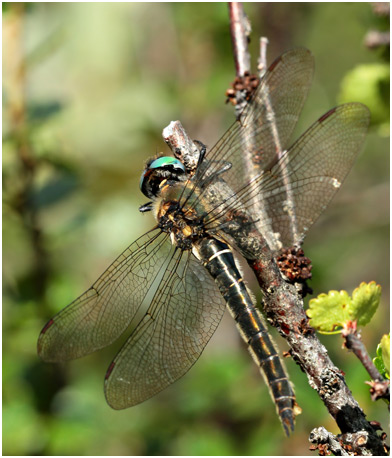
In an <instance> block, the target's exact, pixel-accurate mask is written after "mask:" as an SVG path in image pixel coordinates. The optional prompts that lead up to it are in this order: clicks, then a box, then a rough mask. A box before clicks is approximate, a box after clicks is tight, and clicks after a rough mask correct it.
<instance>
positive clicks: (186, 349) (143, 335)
mask: <svg viewBox="0 0 392 458" xmlns="http://www.w3.org/2000/svg"><path fill="white" fill-rule="evenodd" d="M176 253H177V254H178V253H179V254H180V256H178V255H177V256H176V255H175V256H173V257H172V258H171V260H170V262H169V265H168V268H167V270H166V271H165V275H164V277H163V279H162V281H161V283H160V286H159V288H158V290H157V292H156V294H155V296H154V298H153V300H152V302H151V305H150V307H149V309H148V311H147V313H146V315H145V316H144V318H143V320H142V321H141V322H140V323H139V325H138V326H137V327H136V329H135V330H134V332H133V334H132V335H131V337H130V338H129V339H128V341H127V342H126V343H125V345H124V346H123V347H122V348H121V350H120V352H119V353H118V355H117V356H116V358H115V359H114V361H113V362H112V364H111V365H110V367H109V369H108V372H107V374H106V379H105V394H106V399H107V402H108V404H109V405H110V406H111V407H113V408H114V409H124V408H126V407H131V406H133V405H135V404H138V403H140V402H142V401H144V400H146V399H148V398H150V397H151V396H154V395H155V394H157V393H159V392H160V391H161V390H163V389H164V388H166V387H167V386H169V385H170V384H172V383H173V382H174V381H176V380H177V379H179V378H180V377H181V376H183V375H184V374H185V373H186V372H187V371H188V370H189V369H190V367H191V366H192V365H193V364H194V363H195V362H196V360H197V359H198V358H199V356H200V355H201V353H202V351H203V349H204V347H205V346H206V344H207V342H208V341H209V340H210V338H211V336H212V335H213V333H214V332H215V330H216V328H217V326H218V324H219V322H220V320H221V318H222V316H223V313H224V310H225V302H224V300H223V298H222V296H221V294H220V292H219V290H218V288H217V286H216V284H215V283H214V281H213V279H212V277H210V275H209V274H208V272H207V270H206V269H205V268H204V267H203V266H202V265H201V264H200V263H199V262H198V261H197V260H196V259H195V258H194V257H193V255H191V253H181V252H180V251H179V250H177V251H176Z"/></svg>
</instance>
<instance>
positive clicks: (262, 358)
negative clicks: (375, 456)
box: [197, 238, 295, 434]
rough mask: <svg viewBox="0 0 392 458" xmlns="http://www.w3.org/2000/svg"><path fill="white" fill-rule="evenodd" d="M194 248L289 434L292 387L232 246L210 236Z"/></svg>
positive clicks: (292, 417)
mask: <svg viewBox="0 0 392 458" xmlns="http://www.w3.org/2000/svg"><path fill="white" fill-rule="evenodd" d="M197 252H198V255H199V257H200V259H201V261H202V262H203V264H204V266H205V267H206V268H207V270H208V271H209V272H210V274H211V275H212V277H213V278H214V279H215V281H216V283H217V284H218V287H219V290H220V292H221V294H222V295H223V297H224V299H225V301H226V304H227V307H228V309H229V311H230V313H231V315H232V316H233V318H234V320H235V322H236V324H237V327H238V329H239V331H240V334H241V336H242V338H243V340H244V341H245V342H246V344H247V346H248V349H249V352H250V353H251V355H252V357H253V360H254V361H255V363H256V364H257V365H258V366H259V367H260V371H261V373H262V375H263V376H264V378H265V380H266V383H267V385H268V386H269V389H270V393H271V396H272V398H273V400H274V402H275V404H276V408H277V412H278V415H279V417H280V419H281V421H282V423H283V427H284V429H285V431H286V433H287V434H289V432H290V431H291V430H293V428H294V412H293V407H294V401H295V396H294V391H293V388H292V386H291V384H290V382H289V380H288V376H287V374H286V371H285V369H284V366H283V363H282V361H281V360H280V358H279V355H278V353H277V350H276V348H275V345H274V343H273V341H272V339H271V337H270V336H269V334H268V330H267V326H266V324H265V322H264V319H263V317H262V315H261V313H260V312H259V311H258V310H257V308H256V307H255V306H254V304H253V300H252V298H251V297H250V294H249V292H248V290H247V288H246V286H245V284H244V281H243V279H242V276H241V274H240V272H239V270H238V268H237V266H236V264H235V260H234V256H233V253H232V251H231V249H230V248H229V246H228V245H227V244H225V243H223V242H220V241H218V240H216V239H212V238H210V239H204V240H203V241H202V242H200V243H199V244H198V247H197Z"/></svg>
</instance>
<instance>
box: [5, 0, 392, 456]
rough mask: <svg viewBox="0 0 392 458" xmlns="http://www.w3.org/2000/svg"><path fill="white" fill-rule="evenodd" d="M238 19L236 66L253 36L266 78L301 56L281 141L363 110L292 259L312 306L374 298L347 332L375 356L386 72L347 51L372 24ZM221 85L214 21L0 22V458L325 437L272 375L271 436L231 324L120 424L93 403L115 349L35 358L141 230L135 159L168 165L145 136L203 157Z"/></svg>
mask: <svg viewBox="0 0 392 458" xmlns="http://www.w3.org/2000/svg"><path fill="white" fill-rule="evenodd" d="M245 9H246V11H247V13H248V16H249V19H250V20H251V23H252V26H253V34H252V42H251V50H252V53H253V59H254V64H255V62H256V56H257V48H258V37H259V36H261V35H264V36H267V37H268V38H269V40H270V46H269V48H268V58H269V62H271V61H272V60H273V59H274V58H275V57H277V56H278V55H279V54H281V53H282V52H283V51H285V50H287V49H289V48H292V47H294V46H306V47H308V48H309V49H311V51H312V52H313V53H314V55H315V58H316V76H315V82H314V85H313V89H312V92H311V95H310V97H309V100H308V103H307V104H306V107H305V110H304V113H303V116H302V117H301V122H300V125H299V128H298V132H297V133H300V132H301V131H303V130H305V128H306V127H308V126H309V125H310V124H311V122H313V121H315V120H316V119H317V117H319V116H320V115H322V114H323V113H324V112H325V111H327V110H328V109H330V108H331V107H332V106H334V105H336V104H337V103H340V102H341V101H354V100H357V101H363V102H364V103H367V104H369V105H371V109H372V112H373V121H374V122H373V124H372V126H371V129H370V132H369V135H368V139H367V142H366V146H365V148H364V150H363V152H362V153H361V155H360V157H359V159H358V161H357V163H356V164H355V166H354V168H353V170H352V172H351V174H350V176H349V178H348V179H347V181H346V183H345V185H344V186H343V189H342V190H341V191H340V192H339V194H338V196H337V198H336V199H335V200H334V202H333V205H332V206H331V208H330V209H328V211H327V212H326V213H325V215H323V217H322V218H321V219H320V221H319V222H318V223H317V224H316V225H315V226H314V227H313V228H312V230H311V231H310V233H309V236H308V238H307V241H306V243H305V250H306V254H307V255H308V256H309V257H310V258H311V259H312V261H313V265H314V270H313V272H314V281H313V282H312V284H311V286H312V287H313V288H314V291H315V294H319V293H321V292H327V291H328V290H329V289H347V290H348V291H349V292H350V293H351V291H352V289H353V288H355V287H356V286H357V285H358V284H359V283H360V282H361V281H371V280H375V281H376V282H377V283H379V284H381V286H382V288H383V294H382V304H381V306H380V309H379V311H378V312H377V314H376V316H375V317H374V319H373V321H372V322H371V324H370V325H368V327H367V328H365V329H364V331H363V339H364V341H365V343H366V345H367V346H368V348H369V351H370V353H371V354H372V356H374V355H375V349H376V345H377V342H378V341H379V340H380V338H381V336H382V334H383V333H385V332H387V331H388V323H389V319H388V303H389V237H388V236H389V225H388V223H389V175H388V172H389V154H388V152H389V139H388V137H387V135H388V133H389V125H388V121H389V108H388V101H389V94H388V93H387V92H383V91H384V89H387V90H389V89H388V88H389V64H388V62H386V58H385V56H386V55H388V53H386V52H385V49H384V48H378V49H375V50H369V49H367V48H366V47H365V46H364V44H363V40H364V37H365V35H366V33H367V32H368V31H369V30H370V29H375V28H376V29H377V28H379V29H380V30H383V29H386V28H387V27H388V24H387V21H388V20H387V19H386V18H383V17H380V16H377V15H376V14H374V11H373V10H372V7H371V5H370V4H368V3H265V4H262V3H253V4H246V6H245ZM233 79H234V64H233V57H232V51H231V42H230V35H229V25H228V10H227V4H225V3H209V4H206V3H197V4H195V3H171V4H168V3H57V4H56V3H42V4H41V3H30V4H27V5H25V6H24V5H23V4H3V199H4V200H3V454H5V455H40V454H42V455H307V454H311V452H309V450H308V447H309V444H308V441H307V437H308V434H309V432H310V430H311V429H312V428H314V427H316V426H320V425H323V426H325V427H326V428H327V429H329V430H330V431H332V432H335V433H337V432H338V430H337V427H336V425H335V423H334V422H333V421H332V420H331V418H330V417H329V415H328V413H327V412H326V410H325V408H324V407H323V405H322V403H321V401H320V400H319V398H318V396H317V395H316V394H315V392H314V391H313V390H312V389H311V388H310V387H309V385H308V383H307V378H306V376H305V374H303V373H302V372H301V371H300V370H299V368H298V367H297V366H296V365H295V364H294V363H293V362H292V361H290V360H289V361H287V366H288V370H289V372H290V375H291V378H292V381H293V382H294V384H295V388H296V393H297V396H298V403H299V404H300V406H301V407H302V409H303V414H302V415H300V416H299V417H298V419H297V425H296V432H295V433H294V434H293V436H292V437H291V438H290V439H286V438H285V437H284V435H283V432H282V429H281V427H280V424H279V421H278V419H277V416H276V414H275V408H274V406H273V404H272V402H271V400H270V398H269V394H268V390H267V388H266V387H265V385H264V382H263V380H262V378H261V376H260V375H259V373H258V371H257V368H256V367H255V365H254V364H253V362H252V360H251V358H250V357H249V355H248V354H247V352H246V349H245V347H244V346H243V344H242V343H241V341H240V338H239V336H238V335H237V331H236V329H235V326H234V322H233V321H232V320H231V318H230V317H225V319H224V320H223V322H222V324H221V326H220V327H219V329H218V331H217V332H216V335H215V336H214V337H213V339H212V340H211V342H210V344H209V345H208V346H207V349H206V351H205V352H204V354H203V356H202V357H201V358H200V361H199V362H198V363H197V364H196V365H195V367H194V368H193V369H192V370H191V371H190V372H189V373H188V374H187V375H186V376H185V377H184V378H183V379H181V380H180V381H179V382H177V383H175V384H174V385H173V386H172V387H170V388H169V389H167V390H166V391H165V392H163V393H161V394H160V395H159V396H156V397H155V398H153V399H151V400H149V401H147V402H145V403H143V404H141V405H139V406H136V407H134V408H131V409H127V410H125V411H114V410H111V409H110V408H109V407H108V406H107V405H106V402H105V399H104V395H103V377H104V374H105V371H106V368H107V366H108V365H109V363H110V361H111V358H112V357H113V356H114V354H115V352H116V350H117V348H118V344H114V345H112V346H111V347H109V348H108V349H105V350H102V351H100V352H98V353H96V354H93V355H91V356H88V357H86V358H83V359H81V360H77V361H73V362H69V363H67V364H64V365H50V364H45V363H42V362H41V361H40V360H39V359H38V357H37V354H36V341H37V337H38V334H39V331H40V330H41V328H42V326H43V325H44V324H45V322H46V321H47V320H48V319H49V318H50V317H51V316H53V315H54V314H55V313H56V312H57V311H59V310H60V309H61V308H63V307H64V306H65V305H66V304H67V303H69V302H70V301H71V300H72V299H74V298H75V297H76V296H77V295H79V294H80V293H81V292H83V291H84V290H85V289H86V288H87V287H89V286H90V284H91V283H92V282H93V281H94V280H95V279H96V278H97V277H98V275H99V274H100V273H101V272H102V271H103V270H104V269H105V268H106V267H107V265H109V263H110V262H111V261H112V260H113V259H114V258H115V257H116V256H117V255H118V254H119V253H120V252H121V251H122V250H123V249H124V248H125V247H126V246H127V245H129V244H130V243H131V242H132V241H133V240H134V239H135V238H136V237H138V236H139V235H141V234H142V233H144V232H145V231H146V230H148V229H149V228H150V227H151V226H152V224H153V221H152V217H151V215H149V214H143V215H142V214H140V213H139V212H138V206H139V205H141V204H143V203H145V201H146V198H145V197H143V196H142V194H141V193H140V192H139V189H138V181H139V177H140V173H141V170H142V168H143V163H144V161H145V160H146V159H147V158H148V157H149V156H151V155H153V154H155V153H156V152H157V151H161V150H163V151H166V152H168V151H167V148H166V146H165V145H164V143H163V141H162V138H161V131H162V129H163V128H164V127H165V126H167V125H168V123H169V122H170V121H171V120H176V119H180V120H181V121H182V123H183V125H184V126H185V127H186V129H187V131H188V132H189V133H190V135H191V136H192V137H193V138H197V139H200V140H202V141H203V142H205V143H207V144H208V145H210V146H212V145H213V143H214V142H215V141H216V140H217V139H218V138H219V136H220V135H221V134H223V132H224V131H225V129H226V128H227V127H228V126H229V125H230V124H231V122H232V121H233V119H234V118H233V117H234V114H233V109H232V107H230V106H227V105H225V103H224V102H225V91H226V89H227V88H228V87H229V84H230V81H232V80H233ZM248 278H249V285H250V287H251V288H252V289H253V290H255V291H257V288H256V285H255V283H254V282H253V280H252V278H251V277H248ZM258 299H260V297H258ZM278 340H279V345H281V349H282V350H286V349H287V348H286V347H285V343H284V342H282V340H281V339H280V338H279V337H278ZM322 340H323V342H324V343H325V344H326V345H327V347H328V349H329V350H330V354H331V357H332V358H333V360H334V362H335V363H336V364H337V365H338V366H339V367H340V368H341V369H342V370H343V371H344V372H345V373H346V379H347V382H348V385H349V387H350V389H351V390H352V391H353V394H354V396H355V398H356V399H357V400H358V402H359V403H360V405H361V406H362V408H363V409H364V410H365V412H366V414H367V415H368V418H369V420H377V421H380V422H381V424H382V426H384V428H387V427H388V413H387V410H386V407H385V405H384V404H383V403H381V402H379V403H376V404H374V403H372V402H371V401H370V400H369V394H368V386H367V385H365V384H364V381H365V380H368V376H367V374H366V372H365V370H364V369H363V368H362V367H361V366H360V365H359V364H358V363H357V361H356V360H355V358H354V356H353V355H352V354H350V353H348V352H347V351H346V350H342V349H341V344H342V341H341V338H340V337H339V336H335V337H328V338H322Z"/></svg>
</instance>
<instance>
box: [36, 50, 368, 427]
mask: <svg viewBox="0 0 392 458" xmlns="http://www.w3.org/2000/svg"><path fill="white" fill-rule="evenodd" d="M313 73H314V58H313V55H312V54H311V52H310V51H308V50H307V49H304V48H296V49H293V50H290V51H287V52H286V53H284V54H282V55H281V56H280V57H278V58H277V59H276V60H275V61H274V62H273V63H272V65H271V66H270V67H269V68H268V70H267V72H266V73H265V75H264V76H263V78H262V79H261V82H260V85H259V87H258V88H257V90H256V92H255V94H254V96H253V98H252V99H251V100H250V102H249V103H248V105H247V106H246V108H245V109H244V111H243V112H242V114H241V115H240V116H239V118H238V120H237V121H236V122H235V123H234V124H233V125H232V126H231V127H230V128H229V129H228V131H227V132H226V133H225V134H224V135H223V137H222V138H221V139H220V140H219V141H218V143H217V144H216V145H215V146H214V147H213V148H211V149H210V150H208V151H207V149H206V148H205V147H204V145H203V144H202V143H201V142H200V143H199V146H200V147H199V151H198V157H197V161H196V165H195V166H193V167H188V166H187V165H186V164H184V163H183V162H182V161H181V160H179V159H178V158H176V157H172V156H163V155H158V156H155V157H154V158H152V159H150V160H149V161H148V162H147V164H146V167H145V169H144V171H143V173H142V175H141V179H140V189H141V191H142V192H143V194H144V195H145V196H146V197H147V198H148V199H150V200H149V201H148V203H146V204H144V205H142V206H141V207H140V211H143V212H148V211H150V212H152V213H153V215H154V217H155V220H156V224H155V226H154V227H153V228H152V229H151V230H150V231H149V232H147V233H146V234H144V235H142V236H141V237H140V238H139V239H137V240H136V241H135V242H134V243H132V244H131V245H130V246H129V247H128V248H127V249H126V250H125V251H124V252H123V253H122V254H121V255H120V256H119V257H118V258H117V259H116V260H115V261H114V262H113V264H111V265H110V266H109V267H108V269H107V270H106V271H105V272H104V273H103V274H102V275H101V276H100V277H99V278H98V280H97V281H96V282H95V283H94V284H93V285H92V286H91V287H90V288H89V289H88V290H87V291H86V292H85V293H83V294H82V295H81V296H80V297H78V298H77V299H76V300H74V301H73V302H72V303H71V304H69V305H68V306H67V307H66V308H64V309H63V310H62V311H60V312H59V313H58V314H57V315H55V316H54V317H53V318H52V319H51V320H50V321H49V322H48V323H47V324H46V325H45V326H44V328H43V329H42V331H41V333H40V336H39V339H38V353H39V356H40V357H41V358H42V359H43V360H44V361H47V362H61V361H68V360H72V359H75V358H80V357H82V356H85V355H87V354H90V353H92V352H95V351H97V350H99V349H101V348H104V347H106V346H108V345H110V344H112V343H113V342H114V341H115V340H116V339H118V338H119V337H120V336H121V335H123V334H126V333H128V334H127V340H126V342H125V343H124V345H123V346H122V347H121V349H120V350H119V352H118V354H117V355H116V356H115V358H114V360H113V361H112V363H111V364H110V366H109V368H108V371H107V373H106V376H105V382H104V384H105V396H106V400H107V402H108V404H109V405H110V406H111V407H112V408H114V409H124V408H128V407H131V406H134V405H136V404H139V403H141V402H143V401H145V400H147V399H149V398H151V397H152V396H154V395H156V394H157V393H159V392H160V391H162V390H163V389H165V388H166V387H168V386H169V385H171V384H172V383H173V382H175V381H176V380H178V379H179V378H180V377H182V376H183V375H184V374H185V373H186V372H187V371H188V370H189V369H190V368H191V367H192V366H193V365H194V363H195V362H196V361H197V360H198V358H199V357H200V355H201V353H202V352H203V350H204V348H205V347H206V345H207V343H208V341H209V340H210V339H211V337H212V335H213V334H214V332H215V331H216V329H217V327H218V325H219V323H220V321H221V319H222V316H223V314H224V311H225V309H226V308H227V309H228V310H229V311H230V313H231V315H232V316H233V318H234V320H235V323H236V325H237V327H238V329H239V331H240V334H241V336H242V338H243V340H244V341H245V343H246V345H247V347H248V349H249V352H250V353H251V356H252V358H253V359H254V361H255V362H256V364H257V365H258V367H259V368H260V372H261V373H262V375H263V376H264V378H265V380H266V382H267V384H268V386H269V390H270V394H271V397H272V399H273V401H274V403H275V405H276V410H277V413H278V415H279V417H280V419H281V421H282V424H283V427H284V430H285V432H286V433H287V434H289V433H290V431H292V430H293V428H294V418H295V394H294V390H293V387H292V385H291V383H290V382H289V379H288V375H287V371H286V369H285V367H284V365H283V362H282V361H281V359H280V357H279V354H278V351H277V348H276V346H275V344H274V342H273V340H272V338H271V337H270V335H269V333H268V329H267V325H266V323H265V321H264V318H263V316H262V313H261V312H260V311H259V309H258V307H257V305H256V303H255V301H254V299H253V297H252V295H251V293H250V291H249V289H248V287H247V285H246V284H245V282H244V280H243V278H242V275H241V273H240V270H239V268H238V266H237V261H236V259H235V257H234V255H233V250H234V249H236V250H238V251H239V252H240V253H241V254H242V255H243V256H244V257H245V258H247V259H251V258H252V256H254V253H255V250H254V249H253V248H254V247H252V243H249V240H250V239H251V238H250V237H249V234H250V233H251V232H252V231H254V230H257V231H260V233H261V234H262V237H263V239H262V240H264V242H263V243H265V245H266V246H268V248H269V249H270V250H271V253H273V254H276V253H277V252H278V250H279V249H280V248H281V247H289V246H300V245H301V244H302V242H303V239H304V236H305V234H306V233H307V231H308V229H309V228H310V227H311V225H312V224H313V223H314V221H315V220H316V219H317V218H318V216H319V215H320V214H321V213H322V211H323V210H324V209H325V208H326V206H327V205H328V203H329V202H330V200H331V199H332V197H333V196H334V195H335V193H336V192H337V190H338V189H339V188H340V186H341V184H342V182H343V180H344V179H345V177H346V175H347V174H348V172H349V170H350V169H351V167H352V165H353V162H354V160H355V158H356V156H357V154H358V152H359V151H360V149H361V146H362V144H363V143H364V140H365V136H366V132H367V129H368V125H369V119H370V115H369V110H368V109H367V107H365V106H364V105H362V104H360V103H348V104H344V105H341V106H338V107H335V108H333V109H332V110H330V111H328V112H327V113H326V114H324V115H323V116H322V117H321V118H320V119H318V120H317V121H316V122H315V123H314V124H313V125H312V126H311V127H310V128H309V129H308V130H307V131H306V132H305V133H304V134H303V135H302V136H301V137H300V138H299V139H298V140H297V141H295V142H294V143H293V144H292V145H291V146H289V141H290V137H291V135H292V133H293V130H294V128H295V125H296V123H297V120H298V118H299V115H300V113H301V110H302V107H303V105H304V103H305V100H306V97H307V95H308V92H309V88H310V86H311V82H312V77H313ZM253 153H255V154H253ZM249 158H250V159H252V158H257V160H254V161H253V163H252V162H250V164H251V166H249Z"/></svg>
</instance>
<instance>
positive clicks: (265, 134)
mask: <svg viewBox="0 0 392 458" xmlns="http://www.w3.org/2000/svg"><path fill="white" fill-rule="evenodd" d="M313 73H314V58H313V55H312V54H311V52H310V51H309V50H307V49H305V48H296V49H293V50H290V51H288V52H286V53H284V54H282V55H281V56H280V57H279V58H278V59H276V60H275V61H274V62H273V63H272V65H271V66H270V67H269V69H268V70H267V72H266V74H265V75H264V78H263V79H262V80H261V83H260V86H259V87H258V89H257V92H256V94H255V95H254V97H253V99H252V100H251V102H250V103H249V104H248V105H247V107H246V108H245V109H244V111H243V112H242V114H241V116H240V119H239V120H238V121H236V122H235V123H234V124H233V125H232V126H231V127H230V129H229V130H228V131H227V132H226V133H225V134H224V135H223V137H222V138H221V139H220V140H219V141H218V143H217V144H216V145H215V146H214V147H213V148H212V149H211V151H210V152H208V153H207V158H208V159H209V163H208V169H207V171H206V173H208V175H212V174H214V173H217V172H219V169H220V168H221V167H222V162H229V163H230V164H231V168H230V170H228V171H227V172H226V173H225V175H224V176H225V178H224V179H225V180H226V182H228V183H230V185H231V186H232V187H234V188H236V189H238V188H241V187H242V186H243V185H244V184H245V183H246V182H247V179H249V172H250V170H249V164H251V167H252V168H253V169H255V170H257V171H258V173H259V172H260V171H262V170H264V169H266V168H267V167H268V166H269V165H270V163H271V161H273V160H276V157H277V144H276V143H277V141H278V142H279V145H280V147H281V149H282V150H283V149H285V148H287V146H288V145H287V143H288V141H289V140H290V137H291V135H292V133H293V130H294V128H295V126H296V124H297V121H298V118H299V115H300V113H301V111H302V108H303V105H304V103H305V100H306V98H307V96H308V93H309V89H310V87H311V84H312V80H313ZM202 179H203V177H202V176H201V177H200V180H202Z"/></svg>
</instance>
